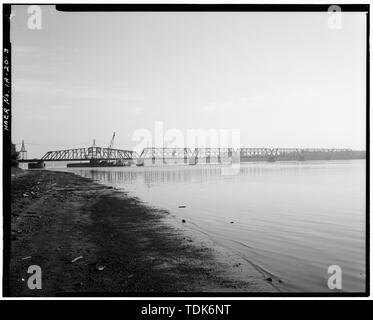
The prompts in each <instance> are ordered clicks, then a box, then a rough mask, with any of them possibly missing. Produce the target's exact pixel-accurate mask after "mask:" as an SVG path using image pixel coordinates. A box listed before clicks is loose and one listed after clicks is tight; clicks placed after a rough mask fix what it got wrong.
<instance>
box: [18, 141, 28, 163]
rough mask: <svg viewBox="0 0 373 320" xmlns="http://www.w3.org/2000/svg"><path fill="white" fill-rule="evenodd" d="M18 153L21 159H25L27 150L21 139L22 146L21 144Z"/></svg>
mask: <svg viewBox="0 0 373 320" xmlns="http://www.w3.org/2000/svg"><path fill="white" fill-rule="evenodd" d="M19 154H20V156H21V160H25V159H27V151H26V148H25V142H24V141H23V140H22V146H21V150H20V151H19Z"/></svg>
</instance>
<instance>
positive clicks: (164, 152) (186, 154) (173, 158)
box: [138, 148, 192, 165]
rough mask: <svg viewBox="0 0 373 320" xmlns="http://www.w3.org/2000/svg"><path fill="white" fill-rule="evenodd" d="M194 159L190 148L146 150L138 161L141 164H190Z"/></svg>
mask: <svg viewBox="0 0 373 320" xmlns="http://www.w3.org/2000/svg"><path fill="white" fill-rule="evenodd" d="M191 157H192V151H191V150H190V149H189V148H145V149H143V151H142V152H141V154H140V157H139V159H138V163H139V164H142V165H143V164H182V163H184V164H188V161H189V159H190V158H191Z"/></svg>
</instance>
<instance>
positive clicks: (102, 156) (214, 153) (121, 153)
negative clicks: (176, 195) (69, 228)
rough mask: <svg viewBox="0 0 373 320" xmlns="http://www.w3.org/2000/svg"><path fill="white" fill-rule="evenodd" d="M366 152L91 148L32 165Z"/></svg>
mask: <svg viewBox="0 0 373 320" xmlns="http://www.w3.org/2000/svg"><path fill="white" fill-rule="evenodd" d="M362 158H365V151H353V150H351V149H321V148H315V149H310V148H307V149H301V148H238V149H234V148H195V149H190V148H145V149H143V151H142V152H141V153H140V155H138V154H137V153H136V152H134V151H130V150H120V149H112V148H101V147H95V146H94V147H88V148H78V149H67V150H58V151H48V152H47V153H46V154H45V155H44V156H43V157H42V158H41V159H28V160H27V159H22V160H19V161H20V162H32V161H39V162H44V161H90V162H101V161H103V162H105V161H106V162H110V161H114V162H115V161H116V162H119V163H120V162H121V161H137V163H140V164H144V163H149V162H150V163H153V164H155V163H160V162H161V163H164V164H167V163H184V164H197V163H216V162H217V163H222V162H226V161H237V162H239V161H242V162H245V161H281V160H294V161H303V160H333V159H334V160H338V159H362Z"/></svg>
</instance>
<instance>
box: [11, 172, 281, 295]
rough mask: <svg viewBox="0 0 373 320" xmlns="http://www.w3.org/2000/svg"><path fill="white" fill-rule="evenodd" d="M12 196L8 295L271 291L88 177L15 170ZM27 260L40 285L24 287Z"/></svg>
mask: <svg viewBox="0 0 373 320" xmlns="http://www.w3.org/2000/svg"><path fill="white" fill-rule="evenodd" d="M11 193H12V194H11V196H12V212H11V214H12V217H11V218H12V226H11V229H12V236H11V237H12V240H11V246H12V252H11V263H10V273H11V278H10V290H11V295H12V296H59V295H72V296H74V295H90V294H96V295H97V294H98V295H100V294H103V295H105V294H113V295H123V296H126V295H141V294H145V295H146V294H154V295H156V294H157V293H163V294H164V293H166V294H167V293H169V294H170V295H172V294H174V293H178V292H179V293H185V292H258V291H264V292H273V291H277V289H275V287H274V286H273V284H272V283H271V280H270V279H266V278H265V277H264V276H263V275H262V274H260V273H259V272H257V270H256V269H254V268H253V267H252V266H250V265H249V264H247V265H242V264H241V263H236V262H234V261H233V260H232V261H227V259H225V260H224V259H220V258H219V256H218V253H217V252H215V251H214V250H213V249H211V248H210V247H209V246H208V245H205V244H204V243H202V242H199V241H198V240H197V239H193V238H192V237H190V236H186V235H185V234H183V233H182V232H181V231H180V230H178V229H177V228H173V227H171V226H170V225H169V224H167V223H166V222H165V217H166V216H167V215H168V212H167V211H162V210H159V209H155V208H151V207H148V206H145V205H144V204H142V203H141V202H140V201H139V200H138V199H136V198H132V197H129V196H128V195H126V194H125V193H124V192H120V191H118V190H115V189H113V188H110V187H106V186H103V185H100V184H97V183H95V182H94V181H92V180H90V179H87V178H83V177H79V176H77V175H74V174H72V173H66V172H52V171H47V170H40V171H19V170H18V171H17V172H14V174H13V175H12V187H11ZM228 260H229V259H228ZM30 265H39V266H40V267H41V269H42V280H43V281H42V284H43V288H42V289H41V290H30V289H28V286H27V279H28V277H29V275H28V274H27V268H28V266H30ZM234 268H236V269H240V270H241V269H244V272H245V273H247V275H248V277H247V281H244V280H242V277H241V276H240V277H236V273H235V272H231V271H232V270H233V269H234Z"/></svg>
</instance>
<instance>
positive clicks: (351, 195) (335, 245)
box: [65, 160, 366, 292]
mask: <svg viewBox="0 0 373 320" xmlns="http://www.w3.org/2000/svg"><path fill="white" fill-rule="evenodd" d="M226 169H227V168H226V167H224V166H222V165H196V166H182V165H180V166H172V165H170V166H158V167H154V166H144V167H115V168H68V169H65V170H68V171H72V172H75V173H77V174H79V175H82V176H84V177H89V178H93V179H95V180H99V181H100V182H101V183H104V184H107V185H111V186H114V187H116V188H123V189H124V190H126V191H127V192H128V193H129V194H130V195H132V196H136V197H138V198H140V199H141V200H142V201H144V202H145V203H147V204H149V205H151V206H155V207H159V208H162V209H167V210H168V211H170V213H171V214H172V215H171V216H172V217H171V218H170V219H176V220H177V221H181V219H185V221H186V223H185V224H184V225H187V226H188V228H190V229H192V230H194V231H195V232H199V233H201V234H203V235H205V236H207V237H209V238H210V239H211V240H212V241H214V242H216V243H217V244H219V245H220V246H223V247H225V248H226V249H228V250H230V251H231V252H233V253H235V254H237V255H239V256H241V257H243V258H245V259H246V260H249V261H251V262H253V263H254V264H255V265H256V266H258V267H260V268H262V269H263V270H266V271H267V272H268V273H270V274H272V275H273V276H274V277H277V278H279V279H281V280H282V281H283V283H284V284H285V285H286V288H287V289H286V290H288V291H295V292H330V289H329V288H328V286H327V279H328V277H329V276H330V274H328V267H329V266H331V265H338V266H340V268H341V270H342V287H343V291H345V292H361V291H364V290H365V277H366V274H365V221H366V219H365V218H366V217H365V215H366V213H365V192H366V190H365V179H366V178H365V160H340V161H314V162H311V161H305V162H275V163H266V162H252V163H241V164H240V168H239V170H237V172H234V170H233V171H232V172H231V174H227V171H224V170H226ZM228 173H229V172H228Z"/></svg>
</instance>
